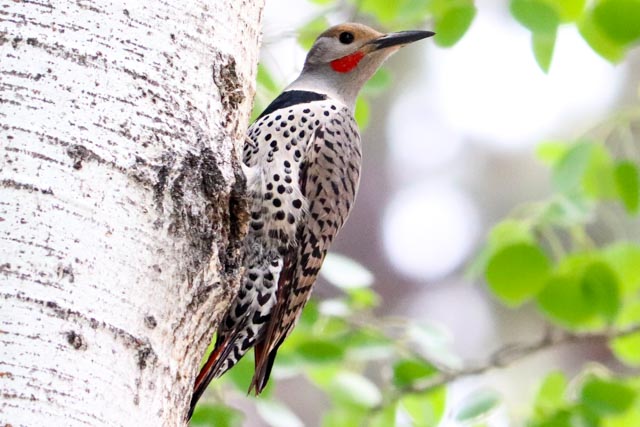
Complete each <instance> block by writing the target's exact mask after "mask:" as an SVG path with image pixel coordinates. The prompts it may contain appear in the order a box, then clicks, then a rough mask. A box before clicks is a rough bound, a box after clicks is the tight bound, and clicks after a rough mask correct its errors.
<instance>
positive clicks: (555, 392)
mask: <svg viewBox="0 0 640 427" xmlns="http://www.w3.org/2000/svg"><path fill="white" fill-rule="evenodd" d="M566 389H567V378H566V377H565V375H564V374H563V373H562V372H552V373H550V374H549V375H547V377H546V378H545V379H544V381H543V383H542V385H541V386H540V389H539V390H538V394H537V396H536V401H535V405H534V408H535V411H536V414H537V415H538V416H549V415H552V414H553V413H555V412H556V411H558V410H559V409H560V408H562V407H563V406H564V403H565V398H564V395H565V391H566Z"/></svg>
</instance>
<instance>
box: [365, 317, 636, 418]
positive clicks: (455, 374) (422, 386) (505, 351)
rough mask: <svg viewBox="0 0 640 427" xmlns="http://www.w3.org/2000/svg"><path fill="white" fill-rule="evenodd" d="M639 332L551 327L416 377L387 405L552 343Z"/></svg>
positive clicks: (508, 362)
mask: <svg viewBox="0 0 640 427" xmlns="http://www.w3.org/2000/svg"><path fill="white" fill-rule="evenodd" d="M638 332H640V324H635V325H632V326H630V327H626V328H622V329H608V330H604V331H599V332H569V331H557V330H554V329H552V328H548V329H547V331H546V333H545V334H544V335H543V336H542V337H541V338H540V339H538V340H535V341H532V342H528V343H514V344H508V345H506V346H504V347H501V348H500V349H498V350H496V351H495V352H494V353H493V354H492V355H491V356H490V357H489V358H488V359H487V360H486V361H485V362H483V363H481V364H479V365H476V366H471V367H467V368H463V369H448V370H444V371H441V372H440V373H439V374H436V375H434V376H432V377H429V378H427V379H425V380H420V381H416V382H415V383H413V384H411V385H409V386H407V387H403V388H400V389H398V391H397V393H396V394H395V395H394V396H392V397H391V398H390V399H389V400H388V401H387V402H385V405H388V404H391V403H394V402H396V401H398V400H400V399H401V398H402V397H403V396H404V395H406V394H409V393H425V392H428V391H431V390H433V389H436V388H438V387H440V386H443V385H446V384H449V383H452V382H454V381H456V380H458V379H460V378H464V377H470V376H475V375H480V374H484V373H486V372H488V371H491V370H494V369H504V368H506V367H509V366H511V365H512V364H514V363H516V362H518V361H520V360H521V359H524V358H526V357H529V356H532V355H534V354H536V353H539V352H541V351H545V350H548V349H551V348H553V347H558V346H562V345H567V344H576V343H585V342H590V341H609V340H612V339H615V338H622V337H626V336H629V335H632V334H635V333H638ZM382 408H383V406H382V405H379V406H378V407H376V408H374V410H381V409H382Z"/></svg>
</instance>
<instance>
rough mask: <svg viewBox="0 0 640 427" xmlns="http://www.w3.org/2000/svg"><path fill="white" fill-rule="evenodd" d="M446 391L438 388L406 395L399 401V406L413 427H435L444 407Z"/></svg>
mask: <svg viewBox="0 0 640 427" xmlns="http://www.w3.org/2000/svg"><path fill="white" fill-rule="evenodd" d="M446 398H447V394H446V390H445V388H444V387H438V388H436V389H433V390H430V391H428V392H423V393H415V394H408V395H406V396H404V397H403V398H402V399H401V400H400V406H401V407H402V409H404V410H405V412H406V413H407V414H408V415H409V417H410V418H411V421H412V423H411V425H412V426H413V427H436V426H437V425H438V424H439V423H440V420H441V419H442V416H443V415H444V410H445V407H446Z"/></svg>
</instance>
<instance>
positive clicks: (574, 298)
mask: <svg viewBox="0 0 640 427" xmlns="http://www.w3.org/2000/svg"><path fill="white" fill-rule="evenodd" d="M537 302H538V307H539V308H540V310H542V311H543V312H544V313H545V314H546V315H547V316H549V317H550V318H552V319H553V320H555V321H556V322H558V323H560V324H562V325H564V326H566V327H569V328H571V329H577V328H580V327H582V326H585V325H588V324H589V322H590V321H591V320H592V319H593V317H594V316H595V310H594V307H593V306H591V305H589V303H588V302H587V300H586V299H585V298H584V295H583V293H582V289H581V287H580V281H579V280H578V278H577V277H575V276H573V275H557V276H554V277H552V278H551V279H549V281H548V282H547V286H546V287H545V288H544V290H543V291H542V292H540V294H539V295H538V297H537Z"/></svg>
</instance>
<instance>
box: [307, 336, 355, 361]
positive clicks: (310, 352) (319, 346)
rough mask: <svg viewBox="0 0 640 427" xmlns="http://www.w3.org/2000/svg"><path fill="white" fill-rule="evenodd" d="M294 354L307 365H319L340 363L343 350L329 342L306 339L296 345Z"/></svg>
mask: <svg viewBox="0 0 640 427" xmlns="http://www.w3.org/2000/svg"><path fill="white" fill-rule="evenodd" d="M296 352H297V354H298V355H299V356H300V357H302V359H304V361H306V362H308V363H315V364H321V363H334V362H339V361H341V360H342V359H343V358H344V352H345V350H344V348H343V347H341V346H339V345H337V344H336V343H333V342H330V341H325V340H320V339H307V340H306V341H303V342H302V343H300V344H299V345H298V347H297V349H296Z"/></svg>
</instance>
